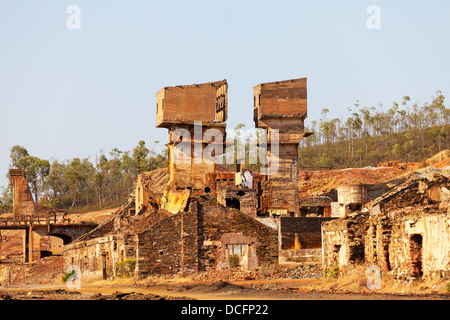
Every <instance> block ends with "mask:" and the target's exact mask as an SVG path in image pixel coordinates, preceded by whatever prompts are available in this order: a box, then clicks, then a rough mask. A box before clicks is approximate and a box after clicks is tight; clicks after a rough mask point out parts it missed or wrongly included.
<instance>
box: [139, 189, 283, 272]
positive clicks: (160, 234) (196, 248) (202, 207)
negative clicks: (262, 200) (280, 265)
mask: <svg viewBox="0 0 450 320" xmlns="http://www.w3.org/2000/svg"><path fill="white" fill-rule="evenodd" d="M229 245H241V246H242V248H241V249H240V250H241V251H240V253H241V254H242V255H241V256H240V260H239V264H240V265H241V267H242V268H245V269H249V270H255V269H257V268H259V267H262V266H264V265H268V264H274V263H275V264H276V263H277V262H278V242H277V230H275V229H272V228H270V227H268V226H266V225H264V224H262V223H260V222H258V221H257V220H255V219H252V218H250V217H249V216H247V215H246V214H243V213H242V212H240V211H239V210H236V209H231V208H224V207H222V206H220V205H218V204H217V203H216V202H215V199H214V197H212V196H211V197H209V198H208V199H206V198H194V199H191V202H190V204H189V209H188V210H187V211H185V212H181V213H178V214H175V215H171V216H169V217H167V218H165V219H162V220H161V221H159V222H158V223H157V224H155V225H153V226H152V227H151V228H150V229H148V230H145V231H142V232H140V233H139V234H138V242H137V273H138V276H139V277H145V276H148V275H150V274H164V273H176V272H179V271H193V272H197V271H207V270H211V269H215V268H225V267H229V266H230V261H229V252H230V251H229V249H230V247H227V246H229ZM227 250H228V251H227Z"/></svg>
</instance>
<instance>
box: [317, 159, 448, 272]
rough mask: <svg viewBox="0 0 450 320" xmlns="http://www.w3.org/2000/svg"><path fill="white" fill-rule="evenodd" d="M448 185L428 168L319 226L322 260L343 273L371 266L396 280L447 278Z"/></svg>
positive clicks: (440, 174)
mask: <svg viewBox="0 0 450 320" xmlns="http://www.w3.org/2000/svg"><path fill="white" fill-rule="evenodd" d="M449 196H450V181H449V177H448V173H445V172H443V171H441V172H440V171H438V170H436V169H433V168H431V167H428V168H426V169H422V170H421V171H419V172H417V173H414V174H413V175H412V176H411V177H410V178H409V179H407V180H406V181H404V182H403V183H400V184H398V185H397V186H396V187H394V188H392V189H391V190H390V191H388V192H387V193H385V194H383V195H382V196H381V197H378V198H377V199H375V200H374V201H372V202H371V204H370V205H368V206H366V207H365V208H364V209H363V210H362V211H358V212H354V213H353V214H350V215H348V216H347V217H344V218H342V219H339V220H334V221H330V222H326V223H324V224H323V244H322V245H323V251H324V256H323V262H324V266H325V267H327V268H338V269H339V270H340V271H341V272H342V273H345V272H346V271H347V270H351V269H352V268H353V267H354V266H356V265H360V264H367V265H376V266H378V267H380V268H381V270H382V271H383V272H389V273H390V274H392V275H393V276H394V278H396V279H403V280H405V279H422V278H424V279H436V278H437V279H448V278H449V277H450V273H449V272H450V219H449V215H448V206H449V201H450V197H449Z"/></svg>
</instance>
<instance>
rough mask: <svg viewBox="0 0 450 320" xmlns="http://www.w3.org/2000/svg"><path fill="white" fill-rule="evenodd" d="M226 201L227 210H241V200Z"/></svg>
mask: <svg viewBox="0 0 450 320" xmlns="http://www.w3.org/2000/svg"><path fill="white" fill-rule="evenodd" d="M225 201H226V205H227V208H235V209H238V210H240V209H241V203H240V201H239V199H236V198H227V199H225Z"/></svg>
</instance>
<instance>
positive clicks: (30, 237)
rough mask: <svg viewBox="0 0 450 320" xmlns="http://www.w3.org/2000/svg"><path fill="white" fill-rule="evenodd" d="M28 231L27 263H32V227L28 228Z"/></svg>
mask: <svg viewBox="0 0 450 320" xmlns="http://www.w3.org/2000/svg"><path fill="white" fill-rule="evenodd" d="M28 230H29V231H28V254H29V258H28V262H31V261H33V227H32V226H30V227H29V228H28Z"/></svg>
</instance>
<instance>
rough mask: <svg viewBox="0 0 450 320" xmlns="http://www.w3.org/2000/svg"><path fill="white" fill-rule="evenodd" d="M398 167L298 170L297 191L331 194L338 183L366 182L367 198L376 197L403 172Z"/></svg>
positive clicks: (317, 194) (311, 193)
mask: <svg viewBox="0 0 450 320" xmlns="http://www.w3.org/2000/svg"><path fill="white" fill-rule="evenodd" d="M404 173H405V170H402V169H400V168H393V167H387V168H374V167H367V168H361V169H344V170H328V171H300V172H299V181H300V182H299V192H300V196H301V197H317V196H320V195H332V193H333V192H334V193H335V192H336V190H337V187H338V186H339V185H340V184H367V185H370V187H369V190H368V197H369V198H376V197H377V196H378V195H380V194H382V193H384V192H385V191H386V190H387V189H388V188H389V187H391V186H392V184H395V183H396V181H394V180H395V179H396V178H397V177H399V176H400V175H402V174H404Z"/></svg>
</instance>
